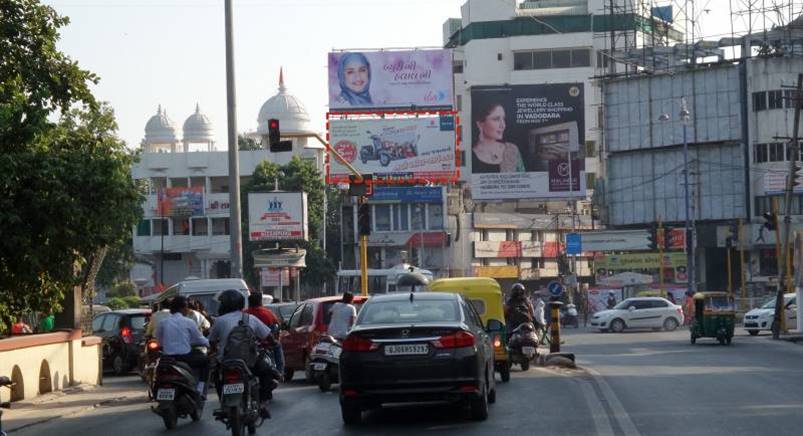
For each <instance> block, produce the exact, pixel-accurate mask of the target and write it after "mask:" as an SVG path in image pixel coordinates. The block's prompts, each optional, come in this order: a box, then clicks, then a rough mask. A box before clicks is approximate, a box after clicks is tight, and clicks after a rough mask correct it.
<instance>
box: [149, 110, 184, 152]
mask: <svg viewBox="0 0 803 436" xmlns="http://www.w3.org/2000/svg"><path fill="white" fill-rule="evenodd" d="M176 140H177V139H176V125H175V123H173V120H171V119H170V118H169V117H168V116H167V111H163V110H162V106H161V105H159V109H158V110H157V111H156V115H154V116H152V117H151V119H149V120H148V123H147V124H145V142H146V143H148V144H172V143H174V142H176Z"/></svg>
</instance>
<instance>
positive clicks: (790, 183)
mask: <svg viewBox="0 0 803 436" xmlns="http://www.w3.org/2000/svg"><path fill="white" fill-rule="evenodd" d="M801 96H803V74H798V76H797V87H796V89H795V94H794V101H795V121H794V124H793V127H792V128H793V131H792V139H791V141H790V143H789V146H790V147H791V153H790V155H791V156H790V157H791V159H789V175H787V176H786V191H785V192H784V194H785V195H784V197H785V198H784V208H785V209H784V218H783V254H782V255H783V258H782V259H779V261H780V262H781V263H780V268H778V293H777V295H776V297H775V322H774V323H773V325H774V326H775V328H774V329H773V331H772V337H773V338H774V339H778V338H779V337H780V334H781V332H780V331H781V329H782V328H784V327H785V326H784V325H783V323H784V319H783V318H784V317H783V315H784V313H783V312H784V308H783V307H784V299H783V296H784V293H785V291H786V289H785V288H786V286H787V282H786V280H785V277H786V275H787V271H786V267H787V264H788V262H786V258H787V257H788V256H789V242H790V239H791V238H790V237H791V235H792V229H791V224H792V191H793V190H794V189H795V178H796V176H797V175H796V174H795V170H796V169H797V162H798V160H800V144H799V143H798V131H799V129H800V109H801V102H800V99H801ZM776 217H777V215H776ZM776 219H777V218H776ZM776 229H778V230H779V229H780V228H779V227H777V226H776ZM775 235H776V236H780V234H779V232H777V231H776V234H775ZM776 240H777V238H776ZM776 245H777V243H776Z"/></svg>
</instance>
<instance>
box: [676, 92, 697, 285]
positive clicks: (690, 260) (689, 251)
mask: <svg viewBox="0 0 803 436" xmlns="http://www.w3.org/2000/svg"><path fill="white" fill-rule="evenodd" d="M680 101H681V103H680V120H681V123H682V124H683V187H684V191H685V192H684V197H685V203H686V204H685V206H686V228H685V230H686V232H685V233H686V256H687V259H686V262H687V263H686V265H687V266H688V268H689V274H688V275H689V276H688V290H689V291H690V292H692V293H694V292H696V291H697V275H696V274H695V262H694V243H695V241H694V231H693V229H692V224H691V201H690V199H689V195H690V194H689V141H688V136H687V135H688V133H687V131H688V124H689V115H690V114H689V110H688V108H686V98H685V97H684V98H681V100H680Z"/></svg>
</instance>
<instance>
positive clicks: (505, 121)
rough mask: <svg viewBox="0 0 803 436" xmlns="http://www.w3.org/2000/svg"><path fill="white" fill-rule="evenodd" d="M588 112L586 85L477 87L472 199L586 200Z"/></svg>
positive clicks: (473, 95)
mask: <svg viewBox="0 0 803 436" xmlns="http://www.w3.org/2000/svg"><path fill="white" fill-rule="evenodd" d="M584 111H585V107H584V95H583V84H582V83H562V84H547V85H512V86H495V87H492V86H476V87H473V88H472V89H471V131H472V135H471V167H472V170H471V172H472V175H471V192H472V197H473V198H474V199H477V200H498V199H541V198H569V197H585V196H586V192H585V191H586V186H585V167H584V164H585V161H584V151H585V150H584V148H585V147H584V146H583V144H584V143H585V117H584ZM569 153H571V157H572V160H571V161H569ZM569 172H571V177H570V174H569ZM570 180H571V184H570Z"/></svg>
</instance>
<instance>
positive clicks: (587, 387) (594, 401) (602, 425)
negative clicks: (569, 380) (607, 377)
mask: <svg viewBox="0 0 803 436" xmlns="http://www.w3.org/2000/svg"><path fill="white" fill-rule="evenodd" d="M577 382H578V383H579V384H580V389H582V390H583V396H584V397H585V399H586V404H588V409H589V410H590V411H591V418H593V419H594V427H595V428H596V429H597V436H613V427H612V426H611V421H610V418H609V417H608V413H607V412H606V411H605V406H603V404H602V402H601V401H600V400H599V397H598V396H597V393H596V392H594V387H593V386H591V383H590V382H587V381H584V380H577Z"/></svg>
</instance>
